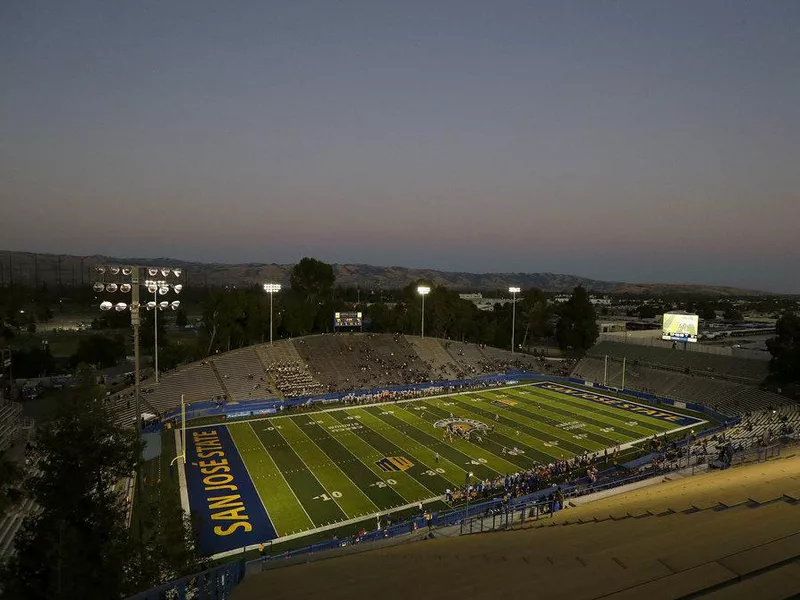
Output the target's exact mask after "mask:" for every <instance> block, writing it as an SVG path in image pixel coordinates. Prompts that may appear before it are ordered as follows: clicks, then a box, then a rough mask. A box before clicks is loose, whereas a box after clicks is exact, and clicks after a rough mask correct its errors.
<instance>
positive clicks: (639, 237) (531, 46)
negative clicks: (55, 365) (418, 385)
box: [0, 0, 800, 292]
mask: <svg viewBox="0 0 800 600" xmlns="http://www.w3.org/2000/svg"><path fill="white" fill-rule="evenodd" d="M0 207H1V208H2V211H0V215H2V217H0V249H7V250H28V251H38V252H56V253H75V254H91V253H105V254H111V255H117V256H148V257H158V256H170V257H175V258H180V259H186V260H202V261H222V262H240V261H241V262H294V261H296V260H298V259H299V258H301V257H302V256H305V255H310V256H314V257H317V258H319V259H321V260H325V261H328V262H360V263H370V264H378V265H401V266H409V267H432V268H440V269H446V270H463V271H473V272H484V271H553V272H563V273H573V274H577V275H583V276H587V277H594V278H598V279H615V280H627V281H660V282H661V281H663V282H693V283H710V284H727V285H736V286H744V287H752V288H759V289H767V290H771V291H780V292H800V269H798V264H800V236H799V234H800V2H798V1H796V0H788V1H785V2H779V1H761V2H755V1H749V2H738V1H734V0H721V1H710V0H702V1H701V0H691V1H686V2H676V1H666V0H662V1H658V2H651V1H645V0H631V1H629V2H613V1H599V2H598V1H586V2H573V1H553V2H534V1H533V0H527V1H518V2H516V1H515V2H511V1H507V2H506V1H502V0H500V1H491V2H489V1H486V0H478V1H471V0H458V1H453V2H445V1H441V0H434V1H433V2H431V1H424V2H414V1H408V0H404V1H393V2H384V1H379V0H365V1H364V2H340V1H337V2H333V1H331V0H324V1H319V2H305V1H302V0H290V1H285V2H267V1H264V0H261V1H255V0H253V1H244V0H240V1H232V2H220V1H219V0H215V1H211V2H206V1H197V0H192V1H186V2H183V1H178V0H169V1H167V2H165V1H163V0H159V1H158V2H155V1H153V2H151V1H143V0H135V1H128V2H121V1H119V2H113V1H108V0H104V1H97V2H83V1H78V0H71V1H69V2H63V1H59V0H53V1H51V2H39V1H36V0H4V1H3V2H2V3H0Z"/></svg>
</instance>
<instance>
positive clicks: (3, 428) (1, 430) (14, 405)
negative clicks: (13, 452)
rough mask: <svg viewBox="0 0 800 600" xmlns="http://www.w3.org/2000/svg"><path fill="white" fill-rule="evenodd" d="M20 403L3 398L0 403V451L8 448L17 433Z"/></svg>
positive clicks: (20, 413) (20, 415) (20, 410)
mask: <svg viewBox="0 0 800 600" xmlns="http://www.w3.org/2000/svg"><path fill="white" fill-rule="evenodd" d="M21 419H22V405H21V404H20V403H19V402H12V401H8V400H4V401H3V403H2V404H0V451H2V450H5V449H6V448H8V447H9V446H10V445H11V443H12V442H13V441H14V439H15V438H16V436H17V434H18V433H19V428H20V423H21Z"/></svg>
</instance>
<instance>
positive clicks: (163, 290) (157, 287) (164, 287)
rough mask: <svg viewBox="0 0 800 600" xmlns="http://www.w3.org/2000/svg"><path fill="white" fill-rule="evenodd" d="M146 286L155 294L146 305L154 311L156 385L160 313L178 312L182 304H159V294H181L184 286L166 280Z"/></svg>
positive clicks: (150, 282) (163, 301)
mask: <svg viewBox="0 0 800 600" xmlns="http://www.w3.org/2000/svg"><path fill="white" fill-rule="evenodd" d="M178 271H179V272H180V269H178ZM148 273H149V272H148ZM144 285H145V286H146V287H147V291H148V292H150V293H152V294H153V299H152V300H150V301H149V302H148V303H147V304H146V307H147V310H152V311H153V340H154V348H153V359H154V362H155V372H156V383H158V311H160V310H166V309H167V308H172V310H177V309H178V307H179V306H180V302H179V301H177V300H176V301H173V302H168V301H166V300H162V301H161V302H159V301H158V296H159V294H161V295H162V296H163V295H165V294H168V293H169V291H170V289H172V290H174V291H175V293H176V294H180V292H181V290H182V289H183V285H181V284H180V283H176V284H174V285H170V283H169V282H168V281H166V280H165V279H160V280H154V279H148V280H146V281H145V282H144Z"/></svg>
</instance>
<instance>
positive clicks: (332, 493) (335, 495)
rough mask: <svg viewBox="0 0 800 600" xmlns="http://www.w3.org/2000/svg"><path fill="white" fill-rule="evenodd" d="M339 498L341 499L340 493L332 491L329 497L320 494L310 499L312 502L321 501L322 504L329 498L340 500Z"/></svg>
mask: <svg viewBox="0 0 800 600" xmlns="http://www.w3.org/2000/svg"><path fill="white" fill-rule="evenodd" d="M341 497H342V492H336V491H333V492H331V495H330V496H328V494H320V495H319V496H314V498H312V499H313V500H322V501H323V502H327V501H328V500H330V499H331V498H341Z"/></svg>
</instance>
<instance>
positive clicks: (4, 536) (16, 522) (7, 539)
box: [0, 498, 36, 562]
mask: <svg viewBox="0 0 800 600" xmlns="http://www.w3.org/2000/svg"><path fill="white" fill-rule="evenodd" d="M34 510H36V508H35V504H34V502H33V500H31V499H30V498H26V499H25V500H24V501H23V502H22V504H21V505H20V506H18V507H16V508H15V509H14V510H11V511H9V512H8V513H6V514H5V515H4V516H3V517H2V518H0V562H2V561H3V559H4V558H6V557H8V556H9V555H10V554H11V553H12V552H13V549H14V537H15V536H16V535H17V532H18V531H19V529H20V527H22V523H23V521H24V520H25V518H26V517H27V516H28V515H29V514H31V513H32V512H33V511H34Z"/></svg>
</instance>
